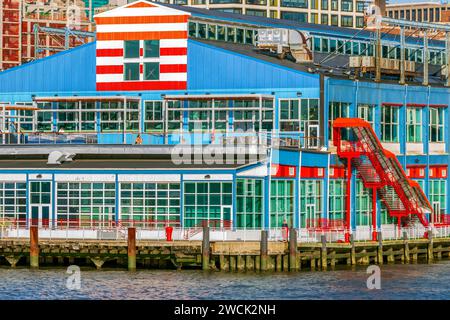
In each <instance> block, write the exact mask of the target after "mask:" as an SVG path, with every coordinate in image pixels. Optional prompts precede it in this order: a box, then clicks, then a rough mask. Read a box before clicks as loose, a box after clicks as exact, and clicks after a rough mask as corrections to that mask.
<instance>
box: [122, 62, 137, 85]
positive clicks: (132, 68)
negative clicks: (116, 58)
mask: <svg viewBox="0 0 450 320" xmlns="http://www.w3.org/2000/svg"><path fill="white" fill-rule="evenodd" d="M124 80H126V81H136V80H139V63H124Z"/></svg>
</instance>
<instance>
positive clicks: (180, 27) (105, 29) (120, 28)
mask: <svg viewBox="0 0 450 320" xmlns="http://www.w3.org/2000/svg"><path fill="white" fill-rule="evenodd" d="M147 31H149V32H156V31H187V23H185V22H183V23H136V24H99V25H97V33H116V32H147Z"/></svg>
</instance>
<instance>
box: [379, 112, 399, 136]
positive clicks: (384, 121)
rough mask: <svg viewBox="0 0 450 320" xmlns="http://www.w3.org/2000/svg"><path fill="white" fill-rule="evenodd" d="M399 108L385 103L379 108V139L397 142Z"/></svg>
mask: <svg viewBox="0 0 450 320" xmlns="http://www.w3.org/2000/svg"><path fill="white" fill-rule="evenodd" d="M398 118H399V108H398V107H396V106H389V105H385V106H382V108H381V141H382V142H399V123H398Z"/></svg>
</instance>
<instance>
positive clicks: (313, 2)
mask: <svg viewBox="0 0 450 320" xmlns="http://www.w3.org/2000/svg"><path fill="white" fill-rule="evenodd" d="M310 1H311V9H315V10H317V9H319V0H310Z"/></svg>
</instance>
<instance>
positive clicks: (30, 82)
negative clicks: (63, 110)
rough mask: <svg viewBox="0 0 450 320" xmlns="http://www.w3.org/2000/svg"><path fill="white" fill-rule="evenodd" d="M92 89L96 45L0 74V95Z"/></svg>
mask: <svg viewBox="0 0 450 320" xmlns="http://www.w3.org/2000/svg"><path fill="white" fill-rule="evenodd" d="M94 90H95V42H92V43H89V44H86V45H83V46H79V47H77V48H74V49H72V50H67V51H64V52H61V53H58V54H55V55H53V56H50V57H47V58H44V59H40V60H36V61H33V62H30V63H27V64H24V65H21V66H19V67H16V68H12V69H9V70H6V71H4V72H1V73H0V92H52V93H55V92H67V91H94Z"/></svg>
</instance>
